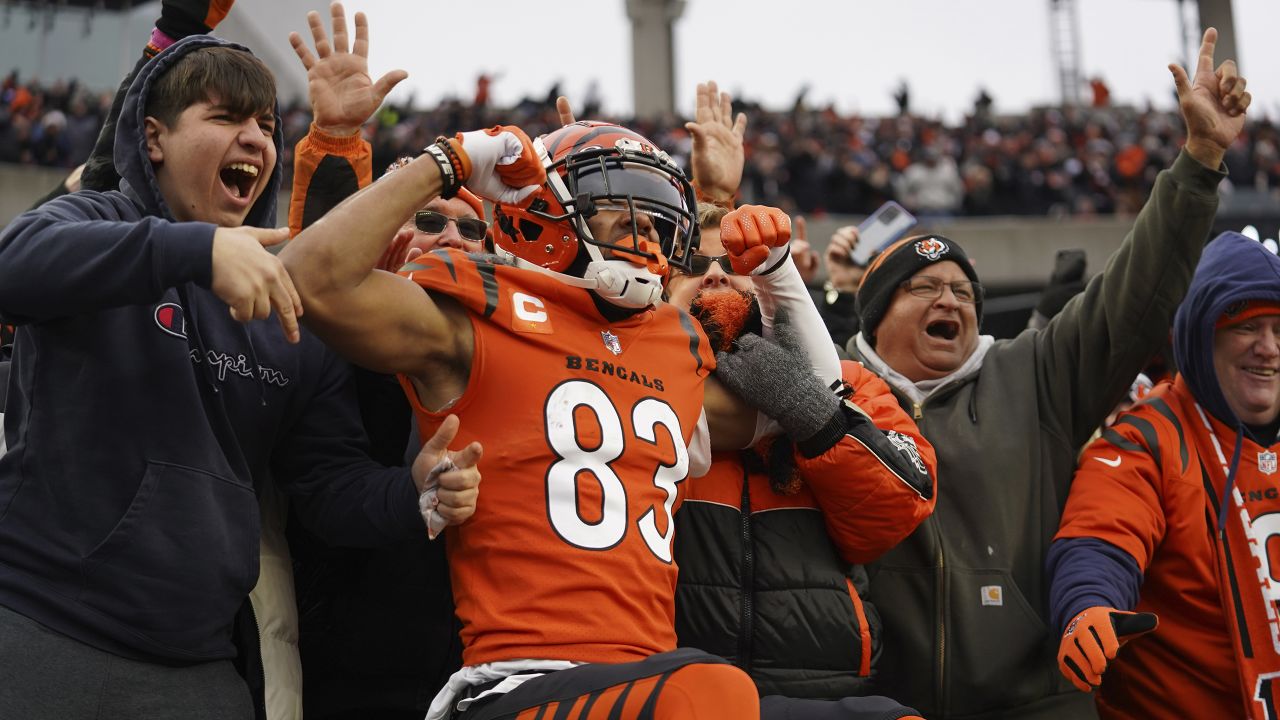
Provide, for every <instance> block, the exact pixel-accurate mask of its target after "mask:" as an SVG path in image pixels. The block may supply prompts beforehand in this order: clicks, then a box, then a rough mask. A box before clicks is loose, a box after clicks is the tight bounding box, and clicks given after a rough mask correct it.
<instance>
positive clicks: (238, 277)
mask: <svg viewBox="0 0 1280 720" xmlns="http://www.w3.org/2000/svg"><path fill="white" fill-rule="evenodd" d="M288 239H289V228H287V227H285V228H274V229H273V228H257V227H247V226H242V227H235V228H218V229H217V230H214V231H213V281H212V283H210V286H209V287H210V289H211V290H213V294H214V295H217V296H218V298H219V299H220V300H222V301H223V302H225V303H226V304H227V306H228V307H229V308H230V311H231V317H232V318H234V319H235V320H236V321H237V322H242V323H247V322H249V321H250V320H262V319H265V318H267V317H269V316H270V315H271V309H272V308H275V311H276V315H277V317H279V318H280V327H281V328H283V329H284V336H285V339H286V340H288V341H289V342H291V343H296V342H298V340H299V339H300V337H301V335H300V333H299V331H298V318H299V317H301V316H302V300H301V299H300V298H299V297H298V291H297V290H296V289H294V287H293V279H292V278H291V277H289V273H288V271H286V270H285V268H284V263H282V262H280V259H279V258H277V257H276V256H275V255H272V254H271V253H270V252H267V248H268V247H270V246H272V245H277V244H279V243H282V242H284V241H285V240H288Z"/></svg>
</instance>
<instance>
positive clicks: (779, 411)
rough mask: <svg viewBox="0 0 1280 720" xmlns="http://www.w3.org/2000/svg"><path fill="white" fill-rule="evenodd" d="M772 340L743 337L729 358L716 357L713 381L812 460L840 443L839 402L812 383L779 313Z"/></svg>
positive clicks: (722, 354)
mask: <svg viewBox="0 0 1280 720" xmlns="http://www.w3.org/2000/svg"><path fill="white" fill-rule="evenodd" d="M773 332H774V340H772V341H771V340H766V339H765V338H762V337H760V336H759V335H756V334H754V333H747V334H744V335H742V336H741V337H739V338H738V339H737V340H735V341H734V343H733V347H734V348H735V349H734V350H733V351H732V352H718V353H716V377H717V378H719V379H720V381H721V382H723V383H724V384H725V385H726V386H727V387H728V388H729V389H730V390H732V391H733V392H734V393H736V394H737V395H738V396H739V397H741V398H742V399H743V400H746V401H747V402H748V403H750V404H751V406H752V407H754V408H755V409H757V410H759V411H760V412H762V413H764V414H765V415H768V416H769V417H771V418H773V419H774V420H777V421H778V424H779V425H781V426H782V429H783V430H784V431H786V433H787V436H788V437H790V438H791V439H792V440H793V441H795V443H796V447H797V449H799V450H800V452H801V453H803V454H804V455H805V456H806V457H817V456H818V455H821V454H822V453H824V452H826V451H827V450H828V449H830V448H831V447H832V446H833V445H835V444H836V443H837V442H839V440H840V438H842V437H844V433H845V429H846V421H845V415H844V413H843V412H842V411H841V409H840V398H838V397H836V394H835V393H834V392H832V390H831V389H830V388H828V387H827V386H826V385H823V384H822V381H820V380H818V378H816V377H814V375H813V370H812V368H810V367H809V361H808V359H807V358H806V357H805V353H804V349H803V348H802V347H801V345H800V340H799V338H798V337H796V335H795V331H794V330H793V329H792V328H791V326H790V325H788V324H787V323H786V318H785V313H779V317H778V318H776V321H775V323H774V327H773Z"/></svg>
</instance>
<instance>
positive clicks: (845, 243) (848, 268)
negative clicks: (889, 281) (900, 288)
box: [822, 225, 866, 293]
mask: <svg viewBox="0 0 1280 720" xmlns="http://www.w3.org/2000/svg"><path fill="white" fill-rule="evenodd" d="M857 246H858V226H857V225H845V226H844V227H842V228H840V229H839V230H836V232H835V234H834V235H832V236H831V242H830V243H828V244H827V252H826V253H824V254H823V256H822V259H823V260H824V261H825V262H826V266H827V279H828V280H830V281H831V286H832V287H834V288H835V289H836V290H839V291H840V292H850V293H851V292H857V291H858V282H859V281H860V280H862V273H863V272H864V271H865V270H866V268H864V267H860V266H858V265H856V264H854V262H853V259H852V258H851V257H850V256H849V255H850V253H852V252H853V249H854V248H855V247H857Z"/></svg>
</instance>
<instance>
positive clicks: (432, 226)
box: [313, 130, 489, 272]
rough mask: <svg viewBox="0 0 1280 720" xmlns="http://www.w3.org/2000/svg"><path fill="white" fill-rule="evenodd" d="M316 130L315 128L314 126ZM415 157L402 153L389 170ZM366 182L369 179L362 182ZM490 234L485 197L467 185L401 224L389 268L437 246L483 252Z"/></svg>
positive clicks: (439, 199)
mask: <svg viewBox="0 0 1280 720" xmlns="http://www.w3.org/2000/svg"><path fill="white" fill-rule="evenodd" d="M313 132H314V130H313ZM412 160H413V158H410V157H402V158H400V159H399V160H396V161H395V162H393V163H391V166H390V167H388V168H387V172H386V173H384V176H385V175H386V174H388V173H392V172H395V171H396V169H398V168H400V167H403V166H404V165H405V164H406V163H408V162H410V161H412ZM362 184H364V185H367V184H368V183H367V182H366V183H362ZM488 234H489V223H487V222H485V220H484V201H483V200H481V199H480V198H478V197H476V194H475V193H473V192H471V191H470V190H468V189H466V188H461V189H459V190H458V194H457V195H455V196H454V197H452V198H449V199H448V200H446V199H444V198H435V199H433V200H432V201H431V202H429V203H427V204H426V205H423V206H422V209H421V210H419V211H417V212H416V213H414V214H413V217H412V218H410V219H409V220H407V221H405V224H404V225H401V226H400V234H399V235H397V236H396V242H393V243H392V246H391V247H392V251H391V253H392V254H396V253H402V255H400V256H398V257H388V258H387V265H388V267H386V268H385V269H386V270H389V271H393V272H394V271H395V270H397V269H399V268H398V267H395V266H396V265H397V264H398V263H399V262H400V261H401V260H402V259H403V260H405V261H408V260H413V259H414V258H416V257H418V256H419V255H421V254H422V253H426V252H431V251H432V250H434V249H436V248H454V249H457V250H462V251H464V252H484V241H485V238H486V237H487V236H488Z"/></svg>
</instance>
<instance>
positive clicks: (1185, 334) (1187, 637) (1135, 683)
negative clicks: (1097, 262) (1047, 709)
mask: <svg viewBox="0 0 1280 720" xmlns="http://www.w3.org/2000/svg"><path fill="white" fill-rule="evenodd" d="M1246 300H1270V301H1273V302H1280V258H1277V257H1276V256H1275V255H1274V254H1272V253H1271V252H1269V251H1267V250H1266V249H1265V248H1264V247H1263V246H1262V245H1261V244H1260V243H1258V242H1257V241H1254V240H1251V239H1249V238H1246V237H1244V236H1243V235H1240V234H1238V233H1224V234H1223V235H1220V236H1219V237H1218V238H1216V239H1215V240H1214V241H1213V242H1212V243H1210V244H1209V245H1208V246H1207V247H1206V248H1205V251H1204V255H1203V257H1202V259H1201V261H1200V264H1199V266H1198V267H1197V269H1196V273H1195V276H1194V277H1193V279H1192V281H1191V286H1190V289H1189V291H1188V293H1187V297H1186V299H1185V300H1184V301H1183V303H1182V305H1181V306H1180V307H1179V309H1178V312H1177V315H1176V317H1175V320H1174V333H1173V351H1174V357H1175V358H1176V361H1177V363H1178V367H1179V369H1180V373H1181V374H1180V375H1179V377H1178V378H1177V379H1176V380H1175V381H1174V382H1173V383H1172V384H1171V385H1169V384H1166V385H1161V386H1159V387H1157V388H1156V390H1154V391H1153V392H1152V394H1151V395H1149V396H1148V398H1147V399H1146V400H1144V401H1143V402H1142V403H1140V404H1139V405H1138V406H1136V407H1135V408H1134V409H1133V410H1132V411H1130V412H1128V413H1125V414H1123V415H1121V416H1120V417H1119V418H1118V419H1117V421H1116V423H1115V425H1113V426H1112V427H1111V428H1108V429H1106V430H1104V432H1103V434H1102V437H1101V438H1099V439H1098V440H1096V441H1095V442H1094V443H1093V444H1091V445H1090V446H1089V447H1088V448H1087V449H1086V450H1085V452H1084V453H1083V455H1082V456H1081V460H1080V467H1079V470H1078V471H1077V473H1076V476H1075V480H1074V483H1073V485H1072V488H1071V494H1070V497H1069V499H1068V503H1067V507H1066V510H1065V511H1064V513H1063V520H1062V527H1061V529H1060V530H1059V532H1058V535H1057V538H1056V539H1055V541H1054V543H1053V546H1052V548H1051V550H1050V553H1049V557H1048V567H1049V573H1050V575H1051V578H1052V586H1051V604H1052V608H1053V624H1054V627H1055V628H1058V629H1061V628H1063V627H1064V626H1065V625H1066V624H1067V623H1068V622H1070V620H1071V618H1073V617H1075V616H1076V615H1078V614H1079V613H1080V612H1082V611H1084V610H1086V609H1088V608H1090V607H1096V606H1102V607H1112V608H1117V609H1120V610H1138V611H1145V612H1153V613H1155V614H1156V615H1158V616H1159V618H1160V625H1159V627H1158V628H1157V629H1156V632H1155V633H1153V634H1151V635H1149V636H1145V637H1142V638H1140V639H1136V640H1134V641H1133V642H1131V643H1130V644H1128V645H1126V646H1125V648H1124V650H1123V651H1122V652H1121V653H1120V654H1119V655H1118V656H1117V657H1116V659H1115V660H1114V661H1113V663H1112V664H1111V665H1109V666H1108V669H1107V672H1106V674H1105V675H1103V684H1102V688H1101V690H1100V693H1099V700H1098V707H1099V709H1100V712H1101V714H1102V715H1103V716H1104V717H1172V716H1175V715H1176V716H1193V717H1210V716H1213V717H1225V716H1229V715H1230V716H1236V717H1239V716H1241V714H1242V713H1241V712H1240V708H1241V706H1243V707H1244V713H1243V714H1244V716H1246V717H1256V718H1262V717H1274V714H1273V713H1274V709H1273V710H1271V711H1270V712H1268V711H1267V709H1266V708H1267V707H1271V708H1274V707H1275V703H1276V702H1277V701H1280V692H1277V691H1278V690H1280V688H1273V687H1272V682H1271V681H1270V679H1269V678H1271V677H1273V676H1274V675H1276V674H1277V673H1278V672H1280V620H1277V616H1276V612H1275V611H1276V603H1275V599H1274V598H1275V591H1274V585H1275V581H1274V580H1273V579H1271V577H1270V574H1269V573H1260V572H1258V568H1259V566H1261V567H1262V568H1264V569H1265V568H1267V567H1271V568H1274V567H1275V559H1274V557H1269V556H1270V554H1271V553H1272V552H1274V548H1273V547H1272V546H1273V545H1274V543H1273V542H1272V539H1273V538H1274V537H1275V536H1276V535H1277V533H1278V532H1280V524H1277V522H1276V521H1275V518H1277V517H1280V497H1278V496H1277V495H1276V491H1275V483H1276V480H1275V478H1276V473H1277V471H1278V470H1280V469H1278V468H1277V462H1276V449H1277V448H1276V438H1275V437H1268V438H1260V437H1257V436H1256V435H1255V434H1254V430H1252V429H1250V428H1249V427H1248V426H1246V425H1244V424H1243V422H1241V420H1240V419H1239V418H1238V417H1236V415H1235V413H1233V412H1232V411H1231V408H1230V407H1229V406H1228V404H1227V401H1226V397H1225V395H1224V394H1223V391H1222V387H1221V385H1220V383H1219V381H1218V375H1217V371H1216V369H1215V367H1214V362H1213V355H1214V335H1215V324H1216V323H1217V321H1218V320H1219V319H1220V318H1221V317H1222V316H1223V314H1224V313H1225V312H1226V311H1227V310H1228V308H1232V307H1233V306H1236V305H1238V304H1239V303H1241V302H1243V301H1246ZM1186 658H1194V659H1195V663H1194V667H1189V666H1188V665H1187V663H1186ZM1165 688H1169V690H1168V691H1166V690H1165Z"/></svg>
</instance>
